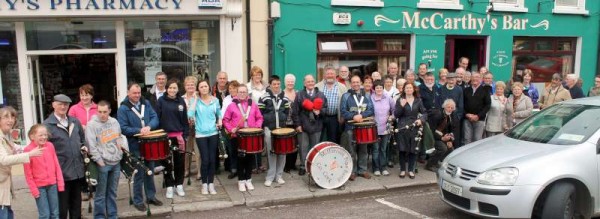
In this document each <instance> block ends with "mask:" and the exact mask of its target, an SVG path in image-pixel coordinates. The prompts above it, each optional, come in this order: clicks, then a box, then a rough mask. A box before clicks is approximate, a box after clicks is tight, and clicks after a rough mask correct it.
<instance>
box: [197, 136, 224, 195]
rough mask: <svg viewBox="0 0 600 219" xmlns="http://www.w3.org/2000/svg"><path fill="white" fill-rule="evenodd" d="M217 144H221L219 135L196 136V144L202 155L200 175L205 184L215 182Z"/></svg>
mask: <svg viewBox="0 0 600 219" xmlns="http://www.w3.org/2000/svg"><path fill="white" fill-rule="evenodd" d="M217 144H219V135H213V136H209V137H202V138H196V145H197V146H198V151H200V156H202V159H201V160H202V165H201V166H200V177H201V178H202V183H203V184H208V183H213V182H214V180H215V165H216V163H217V162H218V161H217Z"/></svg>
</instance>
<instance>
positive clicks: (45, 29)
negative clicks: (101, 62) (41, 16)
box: [25, 21, 116, 50]
mask: <svg viewBox="0 0 600 219" xmlns="http://www.w3.org/2000/svg"><path fill="white" fill-rule="evenodd" d="M25 29H26V38H27V49H28V50H55V49H101V48H116V43H115V22H114V21H65V22H62V21H57V22H54V21H52V22H27V23H25Z"/></svg>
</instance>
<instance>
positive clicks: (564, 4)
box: [552, 0, 589, 15]
mask: <svg viewBox="0 0 600 219" xmlns="http://www.w3.org/2000/svg"><path fill="white" fill-rule="evenodd" d="M552 12H553V13H557V14H583V15H587V14H589V11H588V10H586V9H585V0H556V1H555V2H554V9H552Z"/></svg>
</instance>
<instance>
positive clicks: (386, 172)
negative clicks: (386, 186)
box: [381, 170, 390, 176]
mask: <svg viewBox="0 0 600 219" xmlns="http://www.w3.org/2000/svg"><path fill="white" fill-rule="evenodd" d="M381 173H382V174H383V175H384V176H389V175H390V172H388V171H387V170H384V171H383V172H381Z"/></svg>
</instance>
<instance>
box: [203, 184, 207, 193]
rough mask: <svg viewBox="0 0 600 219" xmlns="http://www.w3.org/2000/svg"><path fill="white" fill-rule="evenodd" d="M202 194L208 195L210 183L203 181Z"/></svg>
mask: <svg viewBox="0 0 600 219" xmlns="http://www.w3.org/2000/svg"><path fill="white" fill-rule="evenodd" d="M202 195H208V184H206V183H202Z"/></svg>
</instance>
